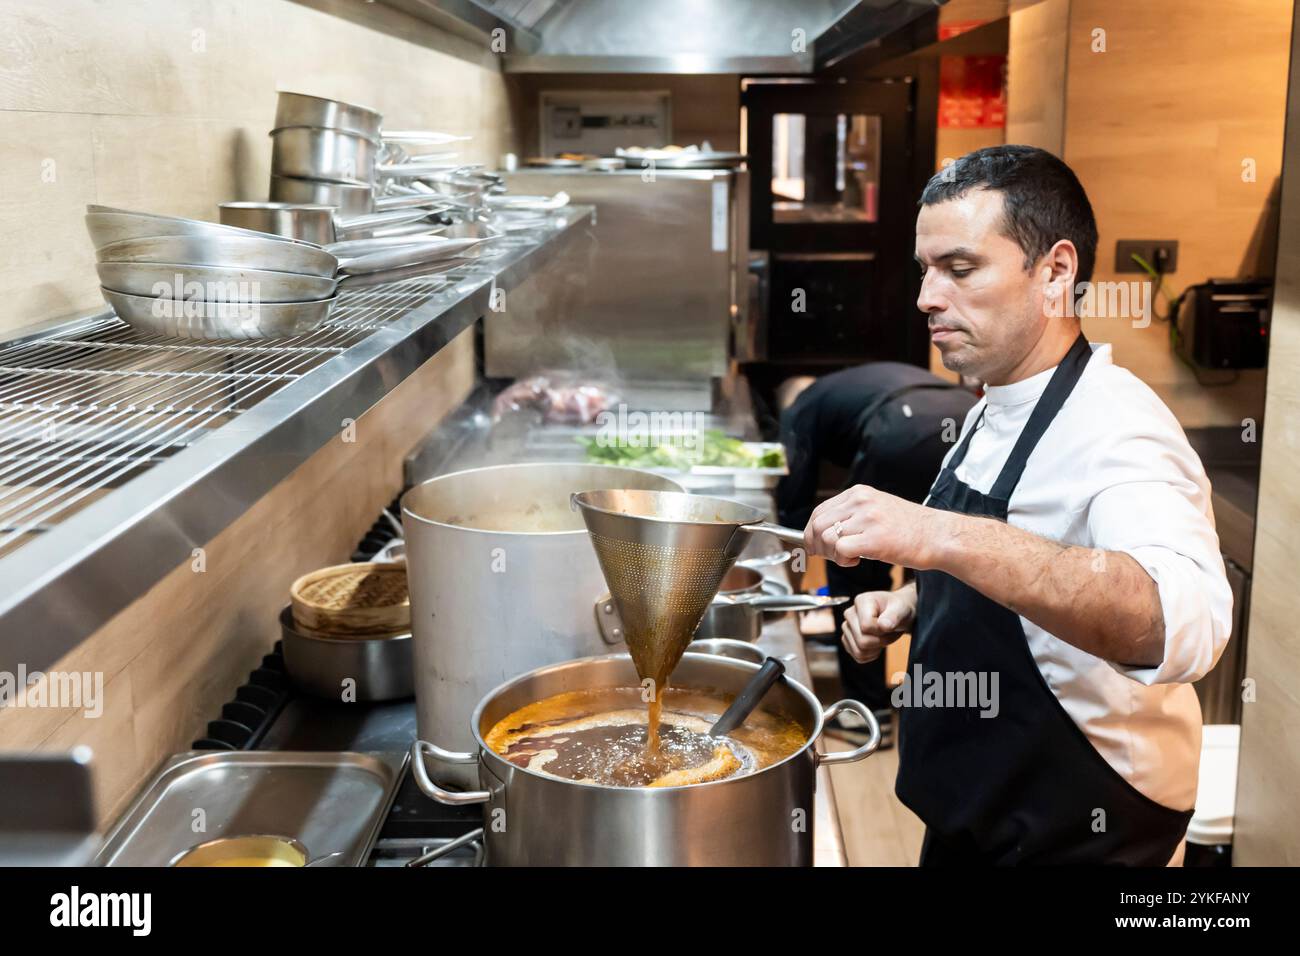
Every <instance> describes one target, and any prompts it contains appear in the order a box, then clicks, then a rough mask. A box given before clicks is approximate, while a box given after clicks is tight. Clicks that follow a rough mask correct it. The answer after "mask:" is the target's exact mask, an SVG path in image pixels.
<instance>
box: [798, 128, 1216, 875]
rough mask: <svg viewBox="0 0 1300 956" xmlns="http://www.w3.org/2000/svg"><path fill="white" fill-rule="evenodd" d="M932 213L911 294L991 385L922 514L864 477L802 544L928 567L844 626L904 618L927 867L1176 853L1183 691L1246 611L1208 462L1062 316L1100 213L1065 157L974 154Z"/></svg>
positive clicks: (953, 365) (1185, 760) (910, 777)
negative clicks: (1227, 559)
mask: <svg viewBox="0 0 1300 956" xmlns="http://www.w3.org/2000/svg"><path fill="white" fill-rule="evenodd" d="M920 205H921V208H920V213H919V215H918V216H917V223H916V260H917V262H918V263H919V264H920V268H921V271H922V276H923V278H922V283H921V294H920V297H919V298H918V300H917V305H918V306H919V307H920V309H921V310H922V311H923V312H925V313H926V315H927V316H928V320H929V328H930V335H931V340H932V341H933V343H934V345H935V346H936V347H937V348H938V350H939V352H940V354H941V355H942V358H943V364H944V366H945V367H946V368H948V369H950V370H952V371H954V372H959V373H962V374H963V375H967V376H970V377H973V378H975V379H977V380H979V381H982V382H984V383H985V395H984V398H983V399H981V400H980V401H979V402H978V403H977V404H976V405H975V406H974V407H973V408H972V409H971V411H970V414H969V415H968V416H967V417H966V421H965V424H964V426H963V429H962V432H961V435H960V437H959V439H958V440H957V442H956V443H955V444H954V447H953V448H952V449H951V450H950V451H949V453H948V454H947V457H946V458H945V459H944V464H943V467H942V469H941V470H940V472H939V475H938V477H937V478H936V479H935V482H934V485H933V487H932V488H931V490H930V495H929V497H928V498H927V500H926V502H925V504H924V505H918V504H915V503H913V502H909V501H905V500H903V499H901V498H897V497H894V496H892V495H888V494H885V493H883V492H881V491H878V490H876V489H874V488H872V487H870V486H867V485H857V486H855V487H853V488H850V489H849V490H847V491H845V492H843V493H842V494H840V495H837V496H836V497H834V498H831V499H829V500H827V501H825V502H823V503H822V504H821V505H819V506H818V507H817V508H816V509H815V510H814V512H813V514H812V517H811V519H810V521H809V522H808V525H807V527H806V529H805V532H804V536H805V541H806V544H807V547H808V549H809V551H810V553H814V554H820V555H823V556H825V557H827V558H829V559H831V560H833V561H835V562H836V563H837V564H840V565H843V566H851V565H853V564H855V563H857V562H858V561H860V560H864V559H868V560H878V561H886V562H890V563H893V564H899V565H902V566H904V567H908V568H912V569H915V571H916V572H917V573H916V578H915V581H914V582H913V583H911V584H909V585H907V586H906V587H903V588H900V589H899V590H896V591H874V592H870V593H866V594H861V595H858V596H857V598H856V599H855V601H854V605H853V607H852V609H851V610H850V611H849V612H848V613H847V614H846V616H845V622H844V627H843V631H842V639H843V642H844V644H845V647H846V648H847V649H848V651H849V653H850V654H851V655H852V656H853V657H854V659H855V660H858V661H869V660H872V659H874V658H875V657H877V656H879V655H880V654H881V653H882V651H883V649H884V647H885V646H886V645H888V644H889V643H890V642H891V641H893V640H895V639H896V638H897V637H899V636H900V635H901V634H903V633H904V632H910V633H911V635H912V641H911V651H910V657H909V660H908V666H907V673H906V677H905V679H904V685H903V686H902V687H900V688H899V690H898V696H897V698H896V700H897V702H898V703H899V704H900V705H901V708H900V727H899V734H900V741H899V771H898V780H897V784H896V791H897V794H898V796H899V798H900V799H901V800H902V802H903V803H904V804H906V805H907V806H908V807H910V808H911V809H912V810H913V811H914V812H915V813H916V814H917V815H918V816H919V817H920V818H921V820H922V821H924V823H925V825H926V831H925V839H924V842H923V844H922V849H921V864H922V865H968V864H1017V863H1026V864H1039V863H1043V864H1070V863H1083V864H1093V863H1105V864H1129V865H1143V866H1150V865H1165V864H1167V863H1170V862H1179V861H1181V848H1182V838H1183V835H1184V833H1185V831H1186V828H1187V823H1188V821H1189V819H1190V818H1191V813H1192V808H1193V805H1194V803H1195V798H1196V779H1197V766H1198V762H1199V757H1200V739H1201V713H1200V707H1199V705H1198V703H1197V698H1196V693H1195V691H1194V690H1193V688H1192V687H1191V682H1192V681H1195V680H1196V679H1197V678H1199V677H1201V676H1203V675H1204V674H1205V673H1206V672H1208V671H1209V670H1210V668H1212V667H1213V666H1214V664H1215V662H1216V661H1217V660H1218V658H1219V655H1220V654H1221V653H1222V651H1223V648H1224V645H1225V643H1226V642H1227V640H1228V635H1229V631H1230V627H1231V613H1232V595H1231V592H1230V590H1229V587H1228V583H1227V578H1226V576H1225V573H1224V566H1223V559H1222V558H1221V556H1220V554H1219V546H1218V538H1217V536H1216V534H1215V530H1214V521H1213V516H1212V514H1211V510H1210V486H1209V482H1208V481H1207V479H1206V477H1205V471H1204V469H1203V468H1202V467H1201V463H1200V461H1199V459H1198V458H1197V456H1196V454H1195V453H1194V452H1193V451H1192V449H1191V447H1190V446H1189V445H1188V443H1187V439H1186V437H1185V436H1184V434H1183V432H1182V429H1181V428H1180V427H1179V425H1178V422H1177V421H1176V420H1175V419H1174V417H1173V415H1172V414H1171V413H1170V412H1169V410H1168V409H1167V408H1166V407H1165V406H1164V404H1163V403H1162V402H1161V401H1160V399H1159V398H1157V397H1156V395H1155V394H1154V393H1153V392H1152V391H1151V389H1150V388H1148V387H1147V386H1146V385H1144V384H1143V383H1142V382H1141V381H1140V380H1139V379H1137V378H1136V377H1135V376H1134V375H1133V374H1131V373H1130V372H1128V371H1127V370H1125V369H1123V368H1120V367H1119V366H1117V365H1115V364H1114V362H1113V361H1112V356H1111V348H1110V346H1109V345H1095V344H1091V343H1089V342H1088V340H1087V339H1086V338H1085V337H1084V336H1083V334H1082V331H1081V330H1080V326H1079V321H1078V319H1077V318H1075V317H1074V316H1075V310H1074V309H1073V308H1069V307H1068V306H1069V305H1072V304H1073V303H1074V301H1075V300H1074V298H1073V297H1075V296H1077V295H1078V294H1080V293H1081V292H1083V291H1084V290H1085V289H1086V288H1087V286H1086V285H1085V284H1086V283H1088V282H1089V280H1090V279H1091V276H1092V269H1093V263H1094V261H1095V257H1096V250H1097V226H1096V221H1095V219H1094V218H1093V213H1092V207H1091V205H1090V203H1089V201H1088V197H1087V195H1086V194H1085V192H1084V190H1083V187H1082V186H1081V185H1080V183H1079V181H1078V179H1077V178H1076V177H1075V175H1074V173H1073V172H1072V171H1071V170H1070V168H1069V167H1068V166H1066V165H1065V163H1063V162H1062V161H1061V160H1059V159H1057V158H1056V157H1054V156H1052V155H1051V154H1050V153H1047V152H1045V151H1043V150H1040V149H1035V148H1031V147H1027V146H998V147H992V148H989V149H982V150H978V151H976V152H974V153H970V154H968V155H966V156H964V157H962V158H961V159H959V160H958V161H957V162H956V163H955V164H953V165H952V166H950V167H949V168H947V169H945V170H944V171H943V172H942V173H940V174H938V175H936V176H935V177H934V178H933V179H932V180H931V181H930V182H929V184H928V185H927V186H926V188H925V191H924V193H923V194H922V196H921V203H920ZM1067 297H1068V298H1067ZM1134 318H1137V317H1136V316H1132V317H1128V316H1126V317H1114V318H1108V319H1104V320H1100V321H1112V322H1120V321H1131V320H1132V319H1134Z"/></svg>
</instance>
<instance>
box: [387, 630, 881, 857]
mask: <svg viewBox="0 0 1300 956" xmlns="http://www.w3.org/2000/svg"><path fill="white" fill-rule="evenodd" d="M756 670H758V665H757V664H750V663H747V662H744V661H737V660H729V659H727V658H723V657H715V656H713V655H709V654H693V653H687V654H685V655H683V656H682V661H681V663H680V664H678V665H677V669H676V670H675V671H673V679H672V682H673V685H674V686H677V687H698V688H713V689H717V690H720V691H723V692H727V693H732V694H734V693H736V692H738V691H739V690H740V689H741V688H742V687H744V685H745V682H746V681H747V680H748V679H749V678H750V677H751V676H752V675H753V674H754V672H755V671H756ZM636 683H637V675H636V668H635V667H634V666H633V664H632V659H631V657H630V656H628V655H627V654H610V655H606V656H603V657H590V658H586V659H585V660H577V661H568V662H567V663H563V664H555V665H552V666H550V667H544V668H541V669H540V670H536V671H533V672H532V673H529V674H525V675H523V676H522V677H517V678H515V679H514V680H512V681H509V682H508V683H506V684H503V685H502V686H500V687H498V688H496V689H495V690H493V691H491V692H489V693H488V694H487V695H486V696H485V697H484V698H483V700H482V701H481V702H480V703H479V705H478V707H476V708H475V710H474V714H473V717H472V718H471V720H470V724H471V728H472V735H473V738H474V745H475V746H474V749H473V750H471V751H468V752H459V753H458V752H453V751H448V750H444V749H442V748H441V747H438V746H437V745H436V744H434V743H431V742H429V741H427V740H417V741H416V742H415V744H414V745H413V746H412V749H411V768H412V771H413V773H414V774H415V779H416V782H417V783H418V784H419V786H420V789H421V790H423V791H424V792H425V793H426V794H427V795H428V796H430V797H432V798H433V799H435V800H437V801H439V802H441V803H447V804H452V805H457V804H473V803H481V804H483V805H484V807H483V842H484V848H485V850H486V853H487V862H488V863H489V864H490V865H493V866H810V865H811V864H812V858H813V819H814V817H815V814H814V812H813V792H814V780H815V776H816V771H817V766H818V764H822V765H828V766H829V765H833V764H842V763H852V762H853V761H856V760H861V759H862V758H864V757H866V756H867V755H869V754H870V753H871V752H872V751H874V750H875V749H876V747H877V746H879V744H880V726H879V724H877V723H876V719H875V717H874V716H873V715H872V713H871V711H870V710H869V709H868V708H867V707H865V706H863V705H862V704H860V703H859V702H858V701H855V700H842V701H840V702H838V703H836V704H832V705H831V706H830V707H828V708H826V710H825V711H823V710H822V707H821V704H820V703H819V702H818V701H817V698H816V697H814V696H813V694H812V692H811V691H809V690H808V689H807V688H805V687H804V686H803V685H801V684H799V683H796V682H795V681H793V680H790V679H788V678H787V679H785V680H783V681H782V682H780V683H779V684H777V685H776V686H775V687H773V688H772V690H770V691H769V692H768V694H767V696H766V697H765V698H764V702H763V706H764V707H765V708H768V709H770V710H772V711H774V712H777V713H781V714H784V715H786V716H788V717H790V718H792V719H793V720H795V721H796V722H797V723H798V724H799V725H800V726H801V727H802V728H803V729H804V732H805V733H806V734H807V735H808V739H807V742H806V743H805V744H804V746H803V748H802V749H800V750H799V751H797V752H796V753H794V754H791V755H790V756H789V757H787V758H786V759H785V760H783V761H781V762H780V763H776V764H773V765H772V766H770V767H766V768H764V769H763V770H760V771H758V772H756V773H751V774H747V775H745V776H742V777H734V778H732V779H728V780H719V781H716V782H713V783H699V784H693V785H691V786H685V787H654V788H639V787H635V788H634V787H602V786H597V785H593V784H585V783H577V782H574V781H571V780H561V779H558V778H556V777H549V776H546V775H545V774H541V773H538V772H536V771H533V770H525V769H524V768H522V767H517V766H515V765H514V764H512V763H510V762H509V761H507V760H506V759H504V758H503V757H501V756H500V755H499V754H497V753H495V752H493V751H492V750H490V749H488V747H487V745H486V744H485V743H484V738H485V736H486V735H487V733H488V732H489V731H490V730H491V729H492V727H493V726H494V725H495V724H496V722H497V721H498V720H500V719H501V718H502V717H505V716H506V715H508V714H510V713H512V712H513V711H515V710H517V709H519V708H520V707H523V706H524V705H525V704H530V703H532V702H534V701H537V700H541V699H544V698H546V697H550V696H551V695H552V694H559V693H563V692H565V691H574V690H589V689H594V688H602V687H620V686H621V687H626V686H635V685H636ZM843 710H851V711H853V712H855V713H857V714H858V715H859V716H861V717H862V719H863V720H865V721H866V722H867V724H868V726H869V727H870V728H871V737H870V739H869V740H868V741H867V742H866V743H865V744H863V745H862V746H860V747H858V748H857V749H856V750H851V751H845V752H840V753H830V754H820V753H818V752H817V750H816V747H815V744H816V741H817V738H818V737H819V736H820V735H821V732H822V726H823V724H824V722H825V721H826V720H828V719H830V718H831V717H833V716H835V714H837V713H839V712H840V711H843ZM439 765H452V766H459V767H468V768H471V769H476V770H477V774H478V780H479V783H478V786H479V789H478V790H473V791H464V792H453V791H448V790H445V789H443V788H442V787H440V786H438V785H437V784H436V783H435V782H434V781H433V780H431V779H430V777H429V774H428V771H429V770H431V769H436V767H437V766H439Z"/></svg>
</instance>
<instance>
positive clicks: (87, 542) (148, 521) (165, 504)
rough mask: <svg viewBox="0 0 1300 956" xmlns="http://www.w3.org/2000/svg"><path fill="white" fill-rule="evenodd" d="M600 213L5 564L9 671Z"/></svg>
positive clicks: (581, 215) (1, 606) (166, 560)
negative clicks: (492, 293) (495, 290)
mask: <svg viewBox="0 0 1300 956" xmlns="http://www.w3.org/2000/svg"><path fill="white" fill-rule="evenodd" d="M593 215H594V209H593V208H592V207H590V206H571V207H567V208H565V209H562V210H560V211H559V212H558V213H557V214H556V218H557V225H555V226H554V227H552V228H551V230H550V234H549V235H548V236H547V237H546V238H545V239H544V241H542V242H541V243H540V244H539V245H535V246H531V247H528V248H524V249H519V250H517V251H513V252H511V253H509V254H507V255H505V256H503V257H502V258H500V259H497V260H492V262H493V264H494V266H495V268H493V269H491V270H485V271H484V273H483V274H482V275H481V276H480V275H476V276H474V277H473V278H472V279H469V280H466V281H464V282H461V283H460V284H459V285H458V286H457V287H456V289H455V291H456V292H457V293H458V295H457V296H456V297H455V298H454V299H450V300H445V299H444V300H441V301H437V302H426V303H425V304H424V305H421V306H419V307H418V308H416V309H413V310H412V311H411V312H409V313H408V314H407V315H405V316H404V317H403V318H401V319H398V320H395V321H393V322H392V323H391V324H390V325H388V326H387V327H385V328H383V329H380V330H379V331H376V332H375V333H373V334H372V335H370V336H368V337H367V338H365V339H364V340H362V341H361V342H358V343H357V344H356V345H354V346H352V347H351V348H349V349H348V350H347V351H346V352H344V353H343V354H342V355H339V356H336V357H335V358H334V359H332V360H331V361H329V362H326V363H324V364H322V365H321V366H320V367H319V368H316V369H313V370H312V371H310V372H308V373H306V374H305V375H303V376H302V378H300V379H299V380H297V381H296V382H293V383H291V384H289V385H287V386H285V387H284V388H283V389H281V390H280V391H279V392H277V393H275V394H274V395H272V396H270V397H268V398H267V399H266V400H265V401H263V402H260V403H259V404H257V405H255V406H254V407H252V408H250V409H249V410H247V411H245V412H243V413H241V414H240V415H239V416H238V418H236V419H235V420H234V421H232V422H229V423H227V424H225V425H222V426H221V427H219V428H217V429H216V430H214V431H213V432H212V433H211V434H209V435H205V436H204V437H203V438H202V439H200V440H199V441H197V442H195V443H194V444H193V445H192V446H190V447H189V448H186V449H184V450H182V451H181V452H179V453H178V454H177V455H175V456H174V457H173V458H171V459H169V460H167V461H164V462H161V463H159V464H157V465H156V466H154V467H153V468H150V469H149V470H148V471H146V472H145V473H144V474H142V475H140V476H138V477H136V478H134V479H132V480H131V481H129V482H127V483H126V484H124V485H123V486H122V487H120V488H117V489H115V490H113V491H111V492H110V493H109V494H108V495H106V496H105V497H104V498H103V499H101V500H100V501H97V502H95V503H94V504H92V505H90V506H89V507H87V508H85V509H84V510H83V511H81V512H79V513H77V514H75V515H73V516H71V517H70V518H68V519H67V520H66V521H64V522H62V523H61V524H59V525H58V526H56V527H54V528H53V529H51V530H50V531H48V532H46V533H44V534H42V535H41V536H40V537H39V538H37V539H36V540H34V541H32V542H30V543H29V544H27V545H25V546H24V547H22V548H21V549H19V550H18V551H16V552H14V553H13V554H11V555H9V556H7V557H6V558H4V559H3V560H0V671H8V672H9V673H15V672H17V670H18V666H19V665H20V664H21V665H23V666H25V667H26V669H27V671H28V672H29V673H30V672H32V671H35V670H40V669H44V668H46V667H48V666H49V665H50V664H52V663H54V662H55V661H57V660H58V659H59V658H61V657H62V656H63V655H65V654H66V653H68V652H69V651H70V650H72V649H73V648H75V647H76V646H77V645H78V644H80V643H81V641H83V640H84V639H85V638H86V637H87V636H89V635H90V634H92V633H94V631H95V630H96V629H98V628H99V627H100V626H101V625H102V624H103V623H104V622H105V621H107V620H109V619H110V618H111V617H112V616H113V615H114V614H116V613H117V612H118V611H120V610H121V609H122V608H124V607H126V606H127V605H128V604H129V603H130V602H131V601H133V600H135V599H136V598H138V597H139V596H141V595H142V594H143V593H144V592H145V591H147V590H148V589H149V588H150V587H152V586H153V585H154V584H155V583H156V582H157V581H159V580H160V579H161V578H162V577H163V576H164V575H166V574H167V573H168V572H170V571H171V570H172V569H174V568H176V567H177V566H178V565H180V564H181V563H182V562H184V561H186V560H188V559H189V558H190V555H191V554H192V552H193V550H194V549H195V548H198V547H202V546H203V545H204V544H206V543H207V542H208V541H210V540H211V539H212V538H213V537H214V536H215V535H217V534H218V533H220V532H221V531H222V530H223V529H224V528H226V527H227V526H228V525H229V524H230V523H231V522H233V521H234V520H235V519H236V518H238V517H239V516H240V515H242V514H243V513H244V512H245V511H246V510H247V509H248V508H249V507H250V506H251V505H252V504H253V503H254V502H256V501H257V500H258V499H259V498H261V497H262V496H263V495H264V494H266V492H268V491H269V490H270V489H271V488H273V487H274V486H275V485H276V484H277V483H279V482H280V481H281V480H282V479H283V478H284V477H285V476H286V475H288V474H289V473H290V472H291V471H292V470H293V469H294V468H296V467H297V466H298V465H300V464H302V463H303V462H304V461H306V460H307V459H308V458H309V457H310V456H311V455H312V454H314V453H315V452H316V451H318V450H319V449H320V448H321V447H323V446H324V445H325V444H326V443H327V442H328V441H329V440H330V439H332V438H334V437H336V436H337V435H339V434H340V432H341V430H342V427H343V424H342V423H343V420H344V419H356V418H359V417H360V416H361V415H362V414H363V413H364V412H365V411H367V410H368V409H370V408H371V407H372V406H374V405H375V404H376V403H377V402H378V401H379V400H380V399H382V398H383V397H384V396H385V395H387V394H388V393H389V392H390V391H392V390H393V389H394V388H395V387H396V386H397V385H398V384H400V383H401V382H402V381H403V380H404V379H405V378H406V377H407V376H408V375H410V374H411V373H412V372H413V371H414V370H415V369H416V368H418V367H419V366H420V365H422V364H423V363H424V362H426V361H427V360H428V359H429V358H431V357H432V356H433V355H434V354H436V353H437V352H438V351H439V350H440V349H442V348H443V347H444V346H445V345H446V344H447V343H448V342H450V341H451V340H452V339H454V338H455V337H456V336H457V335H459V334H460V333H461V332H463V331H464V330H465V329H466V328H468V327H469V326H470V325H472V324H473V323H474V322H475V321H476V320H477V319H478V318H479V317H480V316H481V315H483V313H484V312H486V311H487V308H488V301H489V297H490V295H491V287H492V284H493V283H496V284H497V285H498V286H503V287H507V288H508V287H509V286H510V285H513V284H517V283H518V282H520V281H522V280H523V279H524V278H526V277H527V276H528V275H529V274H531V273H532V272H534V271H536V270H537V269H539V268H541V267H542V266H544V265H545V264H546V263H547V262H549V261H550V260H551V259H552V258H553V257H554V256H555V255H556V254H557V252H558V251H559V248H560V247H561V246H562V245H563V242H562V241H560V240H561V237H564V236H569V235H572V233H573V230H574V228H575V227H577V226H578V225H579V224H581V223H582V222H584V221H586V220H588V219H590V218H591V217H592V216H593ZM99 314H100V315H103V314H108V313H99ZM77 321H78V320H73V322H72V323H70V325H75V323H76V322H77Z"/></svg>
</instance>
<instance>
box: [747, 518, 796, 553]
mask: <svg viewBox="0 0 1300 956" xmlns="http://www.w3.org/2000/svg"><path fill="white" fill-rule="evenodd" d="M744 527H745V530H746V531H761V532H763V533H764V534H773V535H776V536H777V537H778V538H780V539H781V540H782V541H784V542H785V543H786V544H795V545H798V546H799V547H803V532H802V531H796V530H794V528H787V527H785V525H779V524H777V523H776V522H774V521H757V522H755V523H754V524H747V525H745V526H744Z"/></svg>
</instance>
